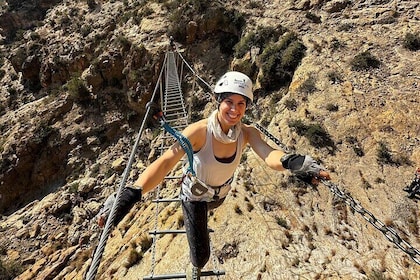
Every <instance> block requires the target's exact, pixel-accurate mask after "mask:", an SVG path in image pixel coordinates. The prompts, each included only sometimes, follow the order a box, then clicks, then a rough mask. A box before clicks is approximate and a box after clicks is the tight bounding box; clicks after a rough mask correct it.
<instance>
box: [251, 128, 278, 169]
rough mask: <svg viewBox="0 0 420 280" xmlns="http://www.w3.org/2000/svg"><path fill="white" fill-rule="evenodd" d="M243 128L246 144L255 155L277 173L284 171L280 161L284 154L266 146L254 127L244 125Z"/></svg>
mask: <svg viewBox="0 0 420 280" xmlns="http://www.w3.org/2000/svg"><path fill="white" fill-rule="evenodd" d="M243 128H244V132H245V139H246V142H247V143H249V145H250V146H251V148H252V149H253V150H254V151H255V153H257V155H258V156H259V157H260V158H261V159H262V160H264V162H265V163H266V164H267V165H268V166H269V167H271V168H272V169H274V170H278V171H283V170H285V168H284V167H283V165H282V163H281V160H280V159H281V158H282V156H284V155H285V153H284V152H283V151H281V150H276V149H274V148H272V147H271V146H270V145H268V144H267V142H265V141H264V140H263V139H262V138H261V133H260V132H259V131H258V130H257V129H256V128H255V127H252V126H249V125H245V124H244V125H243Z"/></svg>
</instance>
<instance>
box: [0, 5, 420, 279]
mask: <svg viewBox="0 0 420 280" xmlns="http://www.w3.org/2000/svg"><path fill="white" fill-rule="evenodd" d="M0 6H1V15H0V33H1V36H2V37H1V52H2V56H1V70H0V73H1V85H2V86H1V89H0V90H1V95H0V101H1V102H0V130H1V136H0V152H1V156H0V171H1V172H0V213H1V219H0V231H1V235H0V261H1V262H0V276H1V277H0V278H1V279H14V278H15V279H82V278H83V274H84V273H85V272H86V270H87V269H88V267H89V265H90V262H91V256H92V253H93V250H94V248H95V246H96V245H97V243H98V240H99V235H100V233H101V231H100V229H99V228H98V227H97V226H96V224H95V215H96V214H97V212H98V211H99V208H100V205H101V203H102V202H103V201H104V199H105V198H106V197H107V196H108V195H109V194H110V193H111V192H113V191H114V190H115V189H116V188H117V187H118V185H119V182H120V181H121V176H122V172H123V170H124V168H125V165H126V163H127V159H128V156H129V154H130V152H131V147H132V144H133V142H134V139H135V137H136V136H137V131H138V129H139V126H140V124H141V121H142V119H143V116H144V111H145V110H144V108H145V103H146V102H147V101H148V100H149V98H150V95H151V93H152V92H153V89H154V87H155V84H156V82H157V79H158V75H159V72H160V69H161V67H162V63H163V59H164V55H165V52H166V51H167V49H168V46H169V36H174V38H175V42H176V44H177V46H178V47H179V48H180V50H181V51H182V54H183V56H185V57H186V58H187V59H188V61H189V62H190V63H191V65H192V66H193V67H194V69H196V71H197V72H198V73H199V74H200V76H201V77H203V78H204V79H205V80H206V81H208V82H209V83H212V82H214V80H215V79H216V78H217V77H218V76H219V75H221V74H222V73H223V72H224V71H226V70H227V69H229V68H230V69H233V68H235V69H239V70H241V71H245V72H247V73H248V74H249V75H250V76H252V77H253V79H254V81H255V82H256V92H255V94H256V96H257V101H256V104H255V105H254V107H253V108H252V109H251V110H249V111H250V112H249V115H250V116H251V118H252V119H253V120H254V121H257V122H259V123H261V124H263V125H264V126H265V127H266V128H267V129H268V130H269V131H270V132H271V133H272V134H273V135H275V136H276V137H278V138H279V139H280V140H281V141H282V142H283V143H285V144H286V145H288V146H289V147H292V148H294V149H296V150H298V151H300V152H301V153H308V154H311V155H313V156H314V157H315V158H317V159H319V160H320V161H322V163H323V165H324V166H326V167H327V168H328V169H329V170H330V171H331V174H332V181H333V182H334V183H336V184H337V185H338V186H340V188H341V189H342V190H343V192H345V193H346V194H347V195H349V196H350V197H352V198H354V199H355V202H356V205H353V207H351V205H349V204H348V203H347V202H349V201H348V200H347V201H346V200H345V201H343V200H342V199H339V198H338V197H337V196H335V195H333V193H332V192H331V190H330V189H329V188H328V187H326V186H325V185H322V184H321V185H320V186H318V187H310V186H306V185H303V184H301V183H298V182H295V181H294V180H293V178H292V177H290V176H289V175H290V174H288V173H287V172H284V173H278V172H273V171H271V170H268V169H267V168H266V167H264V164H263V163H262V162H261V160H259V159H258V158H257V157H256V155H255V154H254V153H253V152H252V151H251V150H247V151H246V154H245V156H244V160H243V161H242V164H241V167H240V169H239V170H238V172H237V177H236V180H235V184H234V188H233V190H232V192H231V194H230V196H229V197H228V199H227V200H226V202H225V203H224V204H223V205H222V206H221V207H219V208H218V209H217V210H215V211H212V212H211V213H210V227H211V228H212V229H213V230H214V233H212V243H213V244H212V245H213V256H214V258H213V259H212V260H211V262H209V269H210V268H212V267H214V266H217V267H218V268H220V269H223V270H225V271H226V275H225V276H222V277H221V278H223V279H420V266H419V265H418V264H417V263H416V262H415V261H414V260H413V259H412V258H411V257H410V255H409V254H407V252H404V251H403V250H401V249H400V248H398V247H397V246H396V245H397V244H399V245H401V244H402V245H405V244H406V243H405V242H407V243H408V245H410V246H413V248H419V249H420V240H419V226H420V222H419V220H418V216H419V208H418V205H417V200H415V199H409V198H407V197H406V193H404V192H403V190H402V189H403V187H404V186H406V185H407V184H408V183H409V182H410V181H411V179H412V178H413V172H414V170H415V168H416V167H418V166H419V165H420V145H419V144H420V137H419V135H420V117H419V115H418V110H419V108H420V106H419V103H420V96H419V82H420V63H419V61H420V57H419V56H420V51H419V37H418V36H419V32H420V25H419V18H420V6H419V3H418V1H408V0H407V1H388V0H385V1H378V0H355V1H342V0H333V1H327V0H318V1H305V0H302V1H258V0H257V1H216V2H214V3H207V2H202V1H180V0H179V1H141V0H137V1H135V0H133V1H131V0H125V1H98V0H91V1H90V0H88V1H37V2H36V3H34V2H33V1H20V2H18V1H6V2H1V3H0ZM285 46H287V48H286V47H285ZM286 50H287V51H286ZM297 62H298V63H297ZM202 91H203V90H202V89H197V94H202V95H204V94H203V92H202ZM190 98H191V103H194V104H195V103H196V102H193V101H194V98H192V97H190ZM198 103H199V104H198V105H199V107H197V108H195V112H194V113H195V114H196V115H198V117H200V116H205V112H208V110H209V109H210V107H211V106H212V105H211V104H206V101H204V102H203V101H200V102H198ZM198 112H204V113H198ZM156 131H157V127H156V124H155V123H153V122H152V121H150V122H149V123H148V130H147V132H146V133H144V135H143V139H142V141H141V143H140V146H139V148H138V152H137V154H136V159H135V164H134V167H133V169H132V170H131V172H130V176H129V179H128V180H129V183H130V182H132V181H133V180H135V178H136V177H137V176H138V174H140V173H141V171H142V170H143V168H144V167H145V166H147V165H148V164H149V162H150V161H151V160H153V158H155V157H156V151H155V149H154V145H153V144H154V143H155V141H156V140H155V136H156ZM270 143H271V144H273V145H274V143H272V142H270ZM177 172H178V170H174V174H177ZM176 193H177V187H176V186H175V184H174V183H167V184H166V185H165V188H163V190H162V196H165V197H171V196H175V195H176ZM153 196H154V194H149V195H147V197H146V198H145V199H144V201H143V202H142V203H138V204H137V205H136V207H135V208H134V209H132V211H131V212H130V215H128V216H127V217H126V218H125V219H124V220H123V221H122V222H121V223H120V224H119V226H118V227H117V228H116V229H114V230H113V232H112V233H111V236H110V238H109V240H108V243H107V247H106V249H105V252H104V256H103V258H102V262H101V266H100V268H99V270H98V278H97V279H139V278H141V277H142V276H144V275H148V274H150V270H151V267H152V265H154V272H155V273H157V274H160V273H173V272H182V271H183V269H184V267H185V266H186V264H187V262H188V250H187V243H186V239H185V237H183V236H172V235H171V236H169V235H167V236H164V237H162V238H161V239H159V242H158V243H157V247H156V253H155V254H154V256H153V257H152V255H153V247H151V243H150V238H151V237H150V236H149V235H148V231H149V230H153V229H154V223H155V220H154V218H155V216H156V212H157V211H156V207H157V206H156V205H155V204H154V203H152V202H151V200H152V198H153ZM178 206H179V205H177V204H176V203H172V204H168V205H167V206H160V209H158V210H159V211H158V213H159V214H158V224H159V228H172V229H178V228H182V219H181V217H182V215H181V213H180V208H179V207H178ZM360 207H361V208H360ZM365 210H366V211H365ZM361 213H364V214H362V215H360V214H361ZM372 217H373V219H372ZM369 219H370V222H369ZM382 223H383V225H384V226H385V228H384V227H382V229H385V230H384V234H383V233H382V232H381V231H380V230H378V229H376V228H375V225H376V226H377V227H379V228H381V226H382ZM389 228H392V229H393V230H395V232H396V233H397V235H398V236H399V237H401V238H403V240H404V242H402V241H398V240H394V242H391V241H390V240H388V238H387V236H386V234H388V236H389V235H391V236H393V234H392V232H391V233H390V232H389V231H387V230H386V229H389ZM391 239H392V238H391ZM405 246H407V245H405ZM405 246H403V248H404V247H405ZM405 248H407V247H405ZM408 248H410V247H408ZM409 252H411V254H412V256H414V257H416V258H417V260H418V261H420V257H419V254H418V253H416V252H418V251H416V250H414V251H409ZM152 260H154V261H153V262H154V263H152Z"/></svg>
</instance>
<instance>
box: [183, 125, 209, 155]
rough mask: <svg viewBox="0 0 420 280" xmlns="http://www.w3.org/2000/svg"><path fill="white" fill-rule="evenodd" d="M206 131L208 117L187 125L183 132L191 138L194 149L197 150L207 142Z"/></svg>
mask: <svg viewBox="0 0 420 280" xmlns="http://www.w3.org/2000/svg"><path fill="white" fill-rule="evenodd" d="M206 132H207V119H202V120H200V121H197V122H195V123H192V124H190V125H189V126H187V127H186V128H185V129H184V131H183V132H182V134H183V135H185V136H186V137H187V138H188V140H190V142H191V145H192V146H193V149H194V150H195V151H197V150H200V149H201V147H202V146H203V145H204V143H205V140H206Z"/></svg>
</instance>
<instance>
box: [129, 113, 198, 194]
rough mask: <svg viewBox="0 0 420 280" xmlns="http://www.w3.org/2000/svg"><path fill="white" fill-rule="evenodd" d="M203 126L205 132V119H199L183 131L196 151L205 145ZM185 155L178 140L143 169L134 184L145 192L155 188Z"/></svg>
mask: <svg viewBox="0 0 420 280" xmlns="http://www.w3.org/2000/svg"><path fill="white" fill-rule="evenodd" d="M203 127H204V133H205V125H204V126H203V121H199V122H197V123H193V124H191V125H189V126H188V127H187V128H185V129H184V131H183V132H182V134H183V135H184V136H185V137H187V138H188V140H189V141H190V143H191V145H192V147H193V150H194V151H197V150H199V149H200V148H201V147H202V145H203V144H202V143H203V139H204V140H205V134H203ZM203 135H204V137H203ZM184 155H185V151H184V149H183V148H182V147H181V145H180V144H179V143H178V142H176V143H175V144H173V145H172V146H171V147H170V148H169V149H168V150H167V151H165V152H164V153H163V154H162V155H161V156H160V157H159V158H158V159H156V160H155V161H154V162H153V163H151V164H150V165H149V166H148V167H147V168H146V169H145V170H144V171H143V173H142V174H141V175H140V177H139V178H138V179H137V180H136V182H135V183H134V186H135V187H136V188H140V187H141V188H142V189H143V193H146V192H148V191H151V190H153V189H154V188H155V187H156V186H157V185H159V184H160V183H161V182H162V180H163V179H164V178H165V176H166V175H167V174H168V173H169V172H170V171H171V170H172V168H173V167H174V166H175V165H176V164H177V163H178V162H179V161H180V160H181V159H182V157H183V156H184Z"/></svg>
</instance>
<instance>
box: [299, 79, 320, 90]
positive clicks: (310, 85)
mask: <svg viewBox="0 0 420 280" xmlns="http://www.w3.org/2000/svg"><path fill="white" fill-rule="evenodd" d="M315 83H316V81H315V77H314V76H313V75H310V76H309V77H308V78H307V79H306V80H305V81H304V82H303V83H302V84H301V85H300V86H299V90H300V91H301V92H303V93H306V94H311V93H314V92H315V91H316V86H315Z"/></svg>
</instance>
